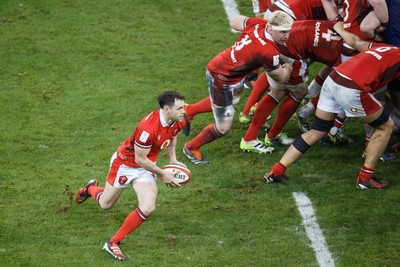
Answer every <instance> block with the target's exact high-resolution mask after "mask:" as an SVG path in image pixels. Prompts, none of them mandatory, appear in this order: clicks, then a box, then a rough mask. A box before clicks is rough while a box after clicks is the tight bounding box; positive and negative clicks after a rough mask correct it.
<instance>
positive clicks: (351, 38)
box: [333, 22, 370, 52]
mask: <svg viewBox="0 0 400 267" xmlns="http://www.w3.org/2000/svg"><path fill="white" fill-rule="evenodd" d="M333 29H335V31H336V32H337V33H338V34H339V35H340V36H342V38H343V40H344V41H345V42H346V44H348V45H349V46H351V47H353V48H354V49H355V50H357V51H359V52H361V51H364V50H367V49H368V48H369V46H370V42H367V41H364V40H363V39H361V38H360V37H358V36H357V35H355V34H353V33H351V32H348V31H346V30H345V29H344V28H343V22H338V23H336V24H335V25H334V26H333Z"/></svg>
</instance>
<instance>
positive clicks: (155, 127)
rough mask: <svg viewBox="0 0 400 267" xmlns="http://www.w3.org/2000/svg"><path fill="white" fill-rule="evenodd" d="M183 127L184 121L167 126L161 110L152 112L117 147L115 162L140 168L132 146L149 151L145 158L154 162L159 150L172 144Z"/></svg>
mask: <svg viewBox="0 0 400 267" xmlns="http://www.w3.org/2000/svg"><path fill="white" fill-rule="evenodd" d="M184 125H185V122H184V121H182V122H175V123H173V124H172V125H168V124H167V122H166V121H165V119H164V118H163V116H162V113H161V109H158V110H155V111H153V112H152V113H150V114H149V115H147V116H146V117H144V118H143V119H142V120H141V121H140V122H139V124H138V125H137V126H136V129H135V130H134V132H133V133H132V135H131V136H130V137H129V138H128V139H126V140H125V141H124V142H123V143H122V144H121V145H120V146H119V147H118V149H117V159H116V160H117V161H118V162H119V163H120V164H124V165H127V166H130V167H134V168H138V167H140V166H139V165H138V164H137V163H136V162H135V151H134V145H137V146H138V147H141V148H144V149H150V152H149V154H148V155H147V158H148V159H149V160H151V161H153V162H155V161H156V160H157V156H158V154H159V153H160V152H161V150H162V149H164V148H166V147H167V146H168V145H169V144H170V143H171V142H172V139H173V138H174V137H175V136H176V135H177V134H178V133H179V132H180V131H181V130H182V128H183V127H184Z"/></svg>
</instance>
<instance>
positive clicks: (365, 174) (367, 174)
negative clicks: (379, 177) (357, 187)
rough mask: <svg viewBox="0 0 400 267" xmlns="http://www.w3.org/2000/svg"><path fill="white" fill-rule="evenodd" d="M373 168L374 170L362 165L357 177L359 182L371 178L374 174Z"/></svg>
mask: <svg viewBox="0 0 400 267" xmlns="http://www.w3.org/2000/svg"><path fill="white" fill-rule="evenodd" d="M374 170H375V169H374V168H368V167H365V165H363V166H362V167H361V170H360V172H359V174H358V177H359V178H360V180H361V182H366V181H368V180H369V179H371V178H372V176H374Z"/></svg>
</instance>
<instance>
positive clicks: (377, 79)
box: [318, 44, 400, 117]
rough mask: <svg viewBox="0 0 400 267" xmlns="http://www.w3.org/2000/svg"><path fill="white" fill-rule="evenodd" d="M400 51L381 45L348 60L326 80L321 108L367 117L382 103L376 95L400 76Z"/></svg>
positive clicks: (380, 106) (321, 98) (321, 97)
mask: <svg viewBox="0 0 400 267" xmlns="http://www.w3.org/2000/svg"><path fill="white" fill-rule="evenodd" d="M399 68H400V48H398V47H395V46H390V45H386V44H379V45H376V46H375V47H373V48H371V49H368V50H366V51H364V52H361V53H359V54H358V55H356V56H354V57H352V58H350V59H349V60H347V61H345V62H344V63H342V64H341V65H339V67H337V68H336V69H335V70H333V71H332V72H331V73H330V74H329V76H328V77H327V78H326V80H325V82H324V84H323V86H322V89H321V95H320V98H319V101H318V109H321V110H324V111H327V112H331V113H343V112H344V113H345V114H346V116H347V117H365V116H369V115H371V114H374V113H376V112H377V111H378V110H379V109H381V108H382V104H381V103H380V102H379V101H378V100H377V99H376V98H375V97H374V95H373V93H374V92H376V91H378V90H380V89H381V88H382V87H383V86H384V85H386V84H387V83H389V82H390V81H392V80H394V79H397V78H399V77H400V70H399Z"/></svg>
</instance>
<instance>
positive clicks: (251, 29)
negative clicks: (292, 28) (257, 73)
mask: <svg viewBox="0 0 400 267" xmlns="http://www.w3.org/2000/svg"><path fill="white" fill-rule="evenodd" d="M245 23H246V27H245V28H244V29H243V31H242V34H241V35H240V36H239V38H238V39H237V41H236V42H235V44H234V45H233V46H231V47H230V48H228V49H226V50H224V51H222V52H221V53H219V54H218V55H217V56H215V57H214V58H213V59H212V60H211V61H210V62H209V63H208V66H207V68H208V71H209V72H210V74H211V75H212V76H213V77H214V79H215V80H214V85H215V86H216V87H218V88H223V86H224V85H233V84H236V83H239V82H241V81H242V80H243V79H244V78H245V77H246V75H247V74H249V73H250V72H252V71H253V70H255V69H258V68H260V67H264V68H265V70H266V71H272V70H275V69H277V68H279V66H280V63H279V51H278V49H277V47H276V45H275V43H274V41H273V39H272V37H271V35H270V34H268V33H267V31H266V26H267V21H266V20H264V19H261V18H248V19H247V20H246V21H245Z"/></svg>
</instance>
